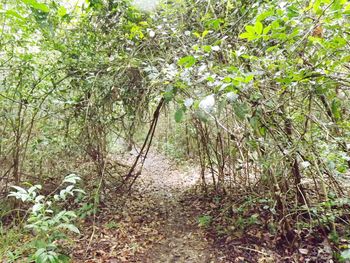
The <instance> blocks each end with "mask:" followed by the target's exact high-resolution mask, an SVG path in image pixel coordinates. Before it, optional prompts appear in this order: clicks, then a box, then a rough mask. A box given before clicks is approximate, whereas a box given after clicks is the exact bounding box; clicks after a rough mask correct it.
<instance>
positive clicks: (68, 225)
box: [58, 224, 80, 234]
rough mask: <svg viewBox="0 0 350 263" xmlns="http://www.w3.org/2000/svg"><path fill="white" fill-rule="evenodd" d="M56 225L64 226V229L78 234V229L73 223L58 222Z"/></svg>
mask: <svg viewBox="0 0 350 263" xmlns="http://www.w3.org/2000/svg"><path fill="white" fill-rule="evenodd" d="M58 227H59V228H65V229H68V230H69V231H72V232H74V233H77V234H80V231H79V229H78V228H77V227H76V226H75V225H72V224H60V225H59V226H58Z"/></svg>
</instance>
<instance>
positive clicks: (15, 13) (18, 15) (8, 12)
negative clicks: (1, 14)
mask: <svg viewBox="0 0 350 263" xmlns="http://www.w3.org/2000/svg"><path fill="white" fill-rule="evenodd" d="M5 15H6V16H7V17H9V16H14V17H17V18H19V19H21V20H25V18H24V17H23V16H21V15H20V14H19V13H18V12H17V11H15V10H7V11H6V12H5Z"/></svg>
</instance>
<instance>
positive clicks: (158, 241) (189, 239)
mask: <svg viewBox="0 0 350 263" xmlns="http://www.w3.org/2000/svg"><path fill="white" fill-rule="evenodd" d="M128 157H129V158H127V159H128V160H126V161H124V162H127V163H129V164H130V163H131V162H132V160H133V159H134V157H135V156H134V155H130V156H128ZM119 161H120V160H119ZM198 178H199V174H198V169H196V167H194V166H190V165H188V166H186V167H179V165H176V164H175V163H174V162H171V161H169V160H168V159H167V158H166V157H164V156H163V155H161V154H157V153H155V152H150V153H149V155H148V158H147V159H146V161H145V164H144V169H143V172H142V175H141V176H140V178H139V179H138V181H137V186H136V189H135V191H134V192H133V193H132V195H130V196H126V197H124V200H122V203H123V205H120V201H121V200H119V199H118V200H117V201H118V202H119V203H118V202H117V201H116V202H115V203H113V202H111V200H110V199H111V198H109V199H108V200H107V201H105V207H104V209H103V210H102V211H100V212H99V213H98V218H95V222H91V221H87V222H86V227H85V228H84V233H83V237H82V238H81V239H80V240H79V241H78V244H79V245H78V246H79V247H80V249H77V250H75V252H74V258H75V259H76V260H75V261H74V262H146V263H148V262H149V263H171V262H179V263H185V262H186V263H211V262H213V263H214V262H215V263H216V262H225V261H224V259H223V258H221V257H219V256H218V253H217V252H215V251H213V250H212V249H213V248H212V246H211V245H210V242H209V241H207V239H206V237H205V233H204V231H203V230H202V229H201V228H200V227H199V226H198V222H197V216H196V215H195V214H194V211H192V208H191V207H189V206H188V205H185V203H183V202H182V196H183V193H184V192H185V191H186V190H188V189H189V188H191V187H193V186H194V185H195V184H196V182H197V181H198Z"/></svg>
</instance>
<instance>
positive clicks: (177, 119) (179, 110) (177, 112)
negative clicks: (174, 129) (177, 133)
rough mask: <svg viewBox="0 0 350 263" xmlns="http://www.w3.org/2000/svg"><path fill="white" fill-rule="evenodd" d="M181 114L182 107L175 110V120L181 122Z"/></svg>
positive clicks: (182, 112)
mask: <svg viewBox="0 0 350 263" xmlns="http://www.w3.org/2000/svg"><path fill="white" fill-rule="evenodd" d="M183 115H184V111H183V109H182V108H180V109H178V110H177V111H176V112H175V121H176V122H178V123H179V122H181V121H182V119H183Z"/></svg>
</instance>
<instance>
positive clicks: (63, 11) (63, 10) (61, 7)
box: [57, 6, 67, 17]
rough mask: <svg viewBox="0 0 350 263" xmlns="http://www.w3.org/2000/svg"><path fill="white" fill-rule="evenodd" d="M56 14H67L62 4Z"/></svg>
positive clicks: (61, 15)
mask: <svg viewBox="0 0 350 263" xmlns="http://www.w3.org/2000/svg"><path fill="white" fill-rule="evenodd" d="M57 14H58V15H59V16H60V17H63V16H65V15H66V14H67V9H66V8H65V7H64V6H60V7H59V8H58V10H57Z"/></svg>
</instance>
